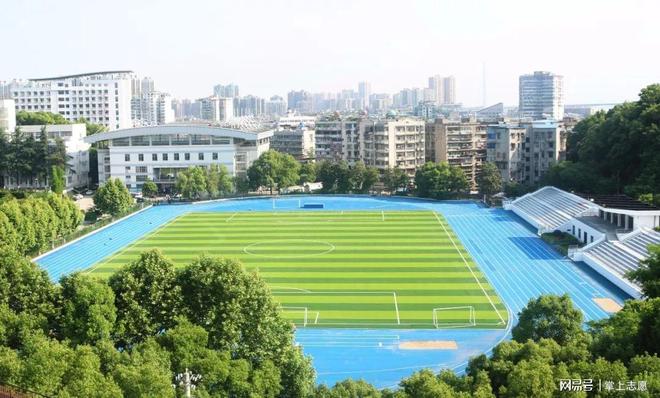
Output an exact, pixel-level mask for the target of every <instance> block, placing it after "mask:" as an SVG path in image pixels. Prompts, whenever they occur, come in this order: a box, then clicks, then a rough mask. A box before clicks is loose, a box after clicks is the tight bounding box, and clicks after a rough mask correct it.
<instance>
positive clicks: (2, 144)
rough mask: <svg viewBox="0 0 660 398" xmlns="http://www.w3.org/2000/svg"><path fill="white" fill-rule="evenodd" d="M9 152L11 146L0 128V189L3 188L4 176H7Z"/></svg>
mask: <svg viewBox="0 0 660 398" xmlns="http://www.w3.org/2000/svg"><path fill="white" fill-rule="evenodd" d="M10 150H11V145H10V143H9V140H8V137H7V133H6V132H5V130H4V129H3V128H0V188H4V187H5V184H6V181H5V175H6V174H9V162H10V154H9V152H10Z"/></svg>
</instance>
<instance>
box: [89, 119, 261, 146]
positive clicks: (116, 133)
mask: <svg viewBox="0 0 660 398" xmlns="http://www.w3.org/2000/svg"><path fill="white" fill-rule="evenodd" d="M239 127H241V128H239ZM255 128H256V127H255ZM170 134H195V135H210V136H216V137H231V138H240V139H244V140H257V139H262V138H267V137H270V136H272V135H273V129H272V127H270V128H268V129H263V130H255V129H250V128H249V127H248V126H245V125H242V126H241V125H240V124H237V125H230V124H225V125H213V124H211V123H208V122H206V123H201V122H200V123H170V124H162V125H157V126H144V127H133V128H127V129H120V130H113V131H106V132H103V133H98V134H94V135H92V136H88V137H85V142H88V143H95V142H100V141H107V140H113V139H117V138H127V137H138V136H153V135H170Z"/></svg>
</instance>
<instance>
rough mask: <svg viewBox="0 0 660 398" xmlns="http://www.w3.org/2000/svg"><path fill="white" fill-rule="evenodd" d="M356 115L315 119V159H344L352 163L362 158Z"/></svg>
mask: <svg viewBox="0 0 660 398" xmlns="http://www.w3.org/2000/svg"><path fill="white" fill-rule="evenodd" d="M359 124H360V120H359V118H357V117H353V116H351V117H341V116H332V117H329V118H323V119H320V120H317V121H316V127H315V154H316V160H317V161H321V160H331V161H337V160H345V161H347V162H349V163H350V164H353V163H355V162H357V161H358V160H360V159H361V158H362V153H361V152H360V140H359V133H360V128H359Z"/></svg>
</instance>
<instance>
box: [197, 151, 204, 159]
mask: <svg viewBox="0 0 660 398" xmlns="http://www.w3.org/2000/svg"><path fill="white" fill-rule="evenodd" d="M197 159H198V160H204V152H200V153H198V154H197Z"/></svg>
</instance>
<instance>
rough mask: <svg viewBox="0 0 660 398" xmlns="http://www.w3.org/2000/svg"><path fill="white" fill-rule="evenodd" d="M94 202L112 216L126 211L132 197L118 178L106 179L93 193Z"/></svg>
mask: <svg viewBox="0 0 660 398" xmlns="http://www.w3.org/2000/svg"><path fill="white" fill-rule="evenodd" d="M94 204H95V205H96V208H97V209H99V210H100V211H101V212H103V213H107V214H112V215H113V216H115V215H118V214H122V213H125V212H127V211H128V209H129V208H130V207H131V205H132V204H133V198H131V194H130V193H129V192H128V189H127V188H126V186H125V185H124V184H123V183H122V182H121V180H120V179H118V178H116V179H110V180H108V181H106V183H105V184H103V185H102V186H101V187H100V188H99V189H98V190H97V191H96V192H95V193H94Z"/></svg>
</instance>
